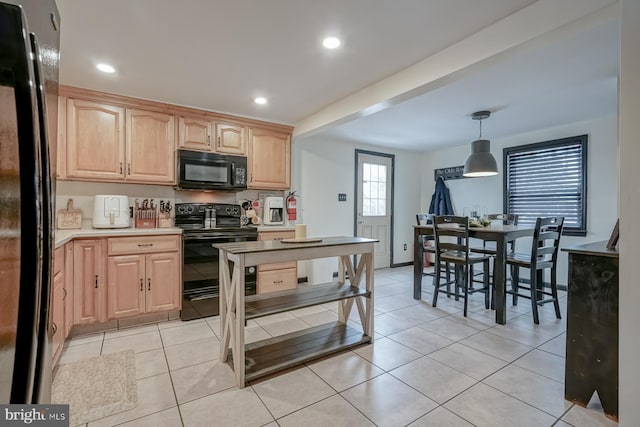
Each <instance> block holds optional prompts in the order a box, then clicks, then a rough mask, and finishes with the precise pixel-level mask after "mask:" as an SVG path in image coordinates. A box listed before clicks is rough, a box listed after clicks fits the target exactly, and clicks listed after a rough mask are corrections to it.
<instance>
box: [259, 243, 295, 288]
mask: <svg viewBox="0 0 640 427" xmlns="http://www.w3.org/2000/svg"><path fill="white" fill-rule="evenodd" d="M294 237H295V231H293V230H274V231H260V232H259V233H258V240H261V241H265V240H282V239H293V238H294ZM257 282H258V283H257V286H256V287H257V289H256V293H258V294H264V293H267V292H274V291H284V290H287V289H295V288H296V286H298V268H297V263H296V262H295V261H293V262H279V263H275V264H261V265H259V266H258V277H257Z"/></svg>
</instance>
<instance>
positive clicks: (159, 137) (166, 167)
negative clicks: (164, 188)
mask: <svg viewBox="0 0 640 427" xmlns="http://www.w3.org/2000/svg"><path fill="white" fill-rule="evenodd" d="M174 123H175V117H174V116H172V115H169V114H163V113H155V112H151V111H144V110H133V109H127V144H126V146H127V177H126V180H127V181H130V182H142V183H156V184H173V182H174V177H175V168H176V165H175V161H174V159H175V151H176V145H175V134H174Z"/></svg>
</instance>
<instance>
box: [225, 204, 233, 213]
mask: <svg viewBox="0 0 640 427" xmlns="http://www.w3.org/2000/svg"><path fill="white" fill-rule="evenodd" d="M225 210H226V211H227V213H228V214H231V212H232V209H231V208H230V207H229V206H227V209H225Z"/></svg>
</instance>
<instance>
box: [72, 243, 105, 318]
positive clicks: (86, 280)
mask: <svg viewBox="0 0 640 427" xmlns="http://www.w3.org/2000/svg"><path fill="white" fill-rule="evenodd" d="M105 244H106V240H105V239H87V240H75V241H74V242H73V297H74V298H73V300H74V304H73V308H74V310H73V311H74V316H73V320H74V324H76V325H84V324H87V323H94V322H104V321H106V320H107V313H106V286H105V284H106V280H105V273H106V266H105V261H106V259H105V258H104V256H103V254H104V253H105V248H104V246H105Z"/></svg>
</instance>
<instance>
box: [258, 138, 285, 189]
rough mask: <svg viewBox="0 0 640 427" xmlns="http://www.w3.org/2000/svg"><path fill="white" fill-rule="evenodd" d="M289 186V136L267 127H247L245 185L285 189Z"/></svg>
mask: <svg viewBox="0 0 640 427" xmlns="http://www.w3.org/2000/svg"><path fill="white" fill-rule="evenodd" d="M290 186H291V136H290V135H288V134H284V133H277V132H274V131H272V130H269V129H262V128H250V129H249V182H248V184H247V187H249V188H259V189H273V190H286V189H289V187H290Z"/></svg>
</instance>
